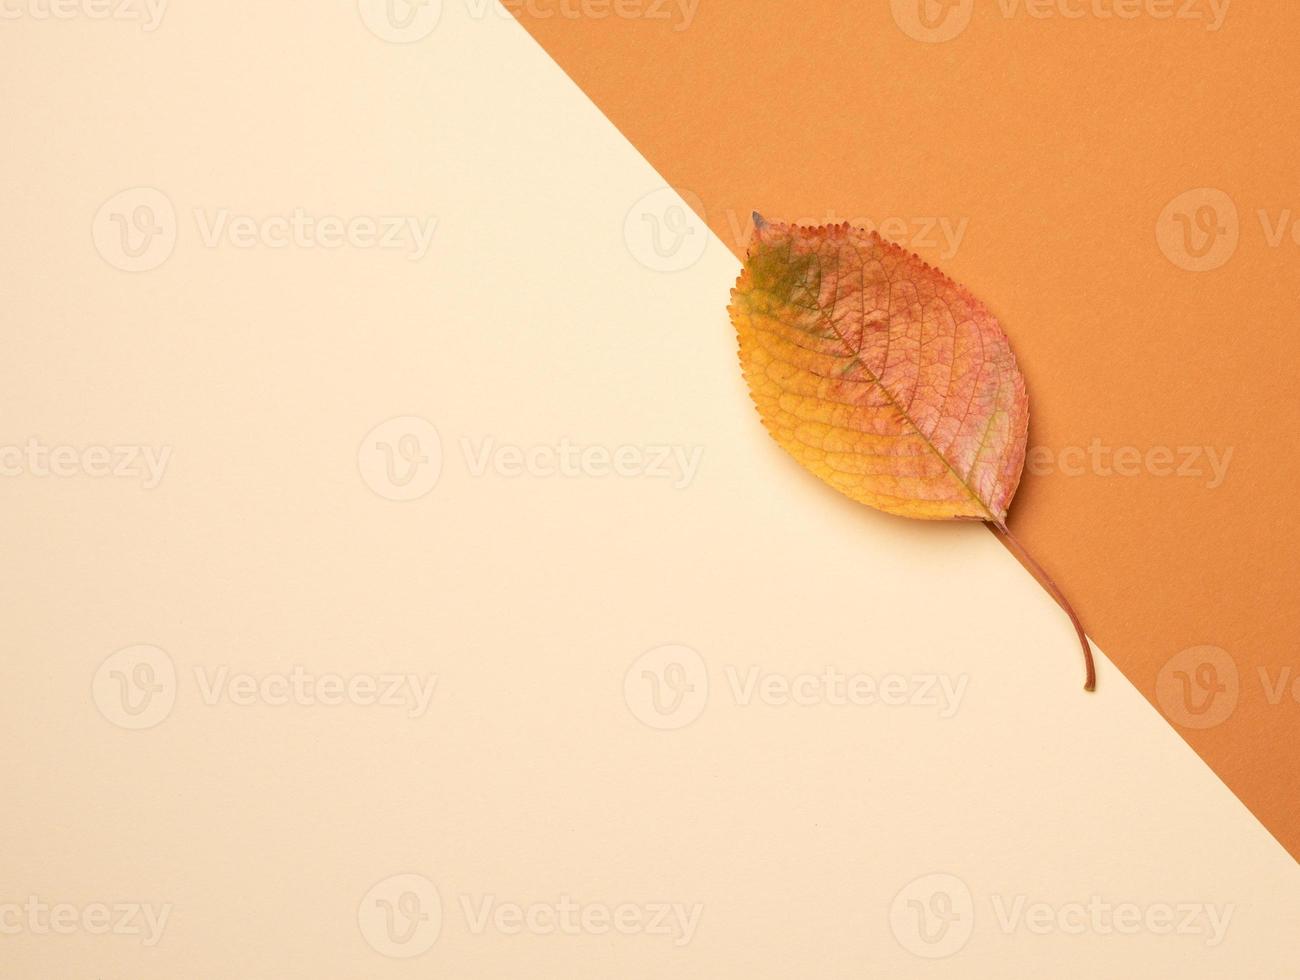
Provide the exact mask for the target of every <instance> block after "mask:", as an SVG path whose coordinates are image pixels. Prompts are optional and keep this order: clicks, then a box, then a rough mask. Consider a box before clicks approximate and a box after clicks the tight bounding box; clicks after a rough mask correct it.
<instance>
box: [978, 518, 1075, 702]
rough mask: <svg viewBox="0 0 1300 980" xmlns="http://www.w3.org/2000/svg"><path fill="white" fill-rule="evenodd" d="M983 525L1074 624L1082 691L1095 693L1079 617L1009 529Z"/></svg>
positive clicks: (998, 525)
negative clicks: (1084, 674) (1083, 675)
mask: <svg viewBox="0 0 1300 980" xmlns="http://www.w3.org/2000/svg"><path fill="white" fill-rule="evenodd" d="M985 523H987V524H988V526H989V529H990V530H992V531H993V533H994V534H996V535H998V536H1000V537H1001V538H1002V540H1003V541H1005V542H1006V545H1007V547H1008V548H1009V549H1010V550H1011V553H1012V554H1013V555H1015V556H1016V557H1017V558H1019V559H1020V561H1021V563H1022V564H1024V566H1025V567H1026V568H1028V569H1029V571H1030V573H1031V574H1033V576H1034V578H1036V579H1038V581H1039V582H1040V583H1041V584H1042V586H1043V588H1045V589H1047V591H1048V592H1049V593H1050V594H1051V596H1052V598H1053V599H1055V600H1056V604H1057V605H1058V606H1060V607H1061V608H1062V609H1064V610H1065V614H1066V615H1067V616H1069V617H1070V622H1071V623H1073V624H1074V631H1075V632H1076V633H1078V634H1079V645H1080V646H1082V647H1083V665H1084V669H1085V670H1086V672H1087V677H1086V679H1085V680H1084V682H1083V689H1084V690H1085V691H1095V690H1096V689H1097V668H1096V666H1095V665H1094V664H1093V662H1092V647H1090V646H1089V645H1088V635H1087V634H1086V633H1084V631H1083V624H1082V623H1081V622H1079V617H1078V616H1077V615H1076V614H1075V612H1074V607H1073V606H1071V605H1070V601H1069V600H1068V599H1066V598H1065V596H1064V595H1063V594H1062V592H1061V590H1060V589H1059V588H1058V587H1057V585H1056V582H1054V581H1053V580H1052V576H1050V575H1048V574H1047V571H1046V569H1044V568H1043V566H1042V565H1040V564H1038V562H1036V561H1035V560H1034V558H1033V556H1032V555H1031V554H1030V553H1029V552H1028V551H1026V550H1025V546H1024V545H1022V544H1021V543H1020V541H1019V540H1018V539H1017V538H1016V536H1015V535H1014V534H1012V533H1011V529H1010V528H1009V527H1007V526H1006V524H1000V523H994V522H992V521H986V522H985Z"/></svg>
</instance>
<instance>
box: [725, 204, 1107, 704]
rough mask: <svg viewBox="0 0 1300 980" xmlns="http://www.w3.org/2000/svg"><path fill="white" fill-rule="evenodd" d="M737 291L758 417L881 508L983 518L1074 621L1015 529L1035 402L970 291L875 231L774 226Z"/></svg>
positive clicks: (933, 516)
mask: <svg viewBox="0 0 1300 980" xmlns="http://www.w3.org/2000/svg"><path fill="white" fill-rule="evenodd" d="M754 225H755V231H754V237H753V239H752V241H751V244H750V248H749V254H748V256H747V257H746V259H745V267H744V270H743V271H742V272H741V274H740V278H739V280H737V282H736V288H735V289H734V290H732V294H731V307H730V313H731V322H732V323H733V324H734V325H735V327H736V333H737V334H738V336H739V339H740V364H741V369H742V370H743V371H744V375H745V380H746V381H747V382H748V384H749V391H750V394H751V396H752V397H753V399H754V404H755V405H756V406H757V407H758V413H759V416H760V417H761V419H762V421H763V425H764V426H766V427H767V430H768V432H770V433H771V435H772V437H773V438H774V439H776V441H777V442H778V443H779V444H780V445H781V447H782V448H783V449H785V450H786V452H788V453H789V454H790V455H791V456H793V457H794V458H795V459H796V460H798V461H799V462H800V463H801V464H803V465H804V466H805V467H807V468H808V469H809V470H811V471H812V472H813V473H815V474H816V475H817V476H819V477H821V479H822V480H824V481H825V482H826V483H828V484H830V485H831V486H832V487H834V488H835V489H836V490H838V491H840V492H841V493H843V494H846V495H847V496H849V497H852V498H853V499H854V500H857V501H859V502H860V503H864V504H867V505H868V506H871V507H874V508H876V509H877V510H883V511H886V512H887V513H890V514H897V515H900V516H902V517H913V518H922V519H925V520H979V521H985V522H987V523H988V524H989V525H990V527H992V528H993V529H994V530H995V532H996V533H997V534H999V535H1000V536H1001V537H1002V538H1003V539H1004V540H1005V541H1006V542H1007V544H1008V545H1009V546H1010V547H1011V549H1012V550H1013V551H1014V552H1016V553H1017V554H1018V555H1019V556H1020V557H1021V558H1022V560H1024V561H1025V563H1026V564H1027V565H1028V566H1029V567H1030V570H1031V571H1032V572H1034V574H1035V575H1036V576H1037V577H1038V579H1039V581H1040V582H1042V583H1043V585H1044V586H1045V587H1046V588H1047V589H1048V591H1049V592H1051V593H1052V594H1053V596H1054V598H1056V600H1057V601H1058V602H1059V603H1060V604H1061V606H1062V608H1064V609H1065V610H1066V612H1067V613H1068V614H1069V616H1070V619H1071V622H1073V623H1074V625H1075V629H1076V630H1077V632H1078V634H1079V640H1080V643H1081V644H1082V646H1083V651H1084V658H1085V664H1086V667H1087V681H1086V684H1085V687H1086V688H1087V689H1088V690H1092V689H1093V687H1094V685H1095V672H1094V669H1093V662H1092V653H1091V650H1090V649H1089V647H1088V641H1087V637H1086V636H1085V634H1084V632H1083V627H1082V626H1081V625H1080V624H1079V621H1078V617H1077V616H1075V614H1074V611H1073V609H1071V608H1070V605H1069V603H1068V602H1066V601H1065V598H1064V596H1063V595H1061V592H1060V590H1059V589H1058V588H1057V587H1056V585H1055V583H1054V582H1052V580H1051V578H1050V576H1048V575H1047V573H1046V572H1045V571H1043V569H1042V568H1041V566H1039V565H1038V564H1037V562H1035V561H1034V560H1033V558H1031V557H1030V556H1029V554H1028V553H1027V552H1026V551H1025V550H1024V548H1023V547H1022V546H1021V545H1020V543H1019V541H1017V540H1016V539H1015V537H1014V536H1013V535H1012V534H1011V532H1010V530H1009V529H1008V528H1007V525H1006V516H1007V508H1008V506H1009V505H1010V504H1011V498H1012V497H1013V496H1014V495H1015V492H1016V487H1017V486H1018V485H1019V483H1020V472H1021V469H1022V468H1023V466H1024V462H1025V441H1026V437H1027V435H1028V430H1029V399H1028V396H1027V395H1026V393H1025V381H1024V377H1023V376H1022V375H1021V373H1020V369H1019V367H1018V366H1017V364H1016V358H1015V355H1014V354H1013V353H1012V352H1011V345H1010V343H1009V342H1008V340H1007V335H1006V333H1005V332H1004V331H1003V329H1002V325H1001V324H1000V323H998V320H997V318H996V317H995V316H994V315H993V314H992V313H991V312H989V310H988V308H987V307H986V306H985V305H984V304H983V303H981V302H980V301H979V300H978V299H976V298H975V297H974V296H973V295H971V293H970V292H969V291H968V290H966V289H964V288H963V287H961V286H959V285H957V284H956V283H954V282H953V281H952V280H951V279H949V278H948V277H947V276H945V275H944V274H943V273H941V272H939V271H938V270H937V269H934V268H933V267H931V266H929V265H927V264H926V263H924V262H922V261H921V260H920V259H919V258H917V257H916V256H915V255H913V254H912V253H910V252H908V251H906V250H904V249H902V248H899V247H898V246H897V245H894V244H891V243H890V242H887V241H885V240H884V239H883V238H881V237H880V236H879V235H877V234H876V233H875V232H874V231H864V230H862V229H859V228H853V227H850V226H849V225H847V224H844V225H830V226H823V227H818V228H808V227H798V226H791V225H785V224H778V223H775V222H768V221H765V220H763V218H762V217H761V216H760V215H758V214H755V215H754Z"/></svg>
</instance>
